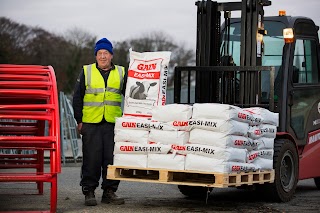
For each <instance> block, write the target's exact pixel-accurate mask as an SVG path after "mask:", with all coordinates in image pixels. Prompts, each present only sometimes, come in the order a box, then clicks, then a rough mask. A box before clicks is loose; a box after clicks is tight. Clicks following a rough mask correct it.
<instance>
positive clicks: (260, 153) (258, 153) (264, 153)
mask: <svg viewBox="0 0 320 213" xmlns="http://www.w3.org/2000/svg"><path fill="white" fill-rule="evenodd" d="M273 153H274V151H273V149H264V150H254V151H250V152H249V155H248V159H247V162H248V163H252V162H254V161H255V160H256V159H258V158H264V159H269V160H273Z"/></svg>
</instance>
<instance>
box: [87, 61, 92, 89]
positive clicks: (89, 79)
mask: <svg viewBox="0 0 320 213" xmlns="http://www.w3.org/2000/svg"><path fill="white" fill-rule="evenodd" d="M92 66H93V65H92V64H91V65H90V66H89V65H88V66H87V76H88V77H87V84H88V86H89V87H91V67H92Z"/></svg>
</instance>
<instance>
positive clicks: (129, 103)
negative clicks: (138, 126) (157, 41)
mask: <svg viewBox="0 0 320 213" xmlns="http://www.w3.org/2000/svg"><path fill="white" fill-rule="evenodd" d="M170 55H171V52H168V51H163V52H144V53H139V52H135V51H132V50H131V49H130V64H129V68H128V79H127V85H126V92H125V97H124V109H123V114H124V116H140V117H149V118H151V116H152V109H153V108H154V107H155V106H159V105H165V103H166V89H167V77H168V65H169V61H170Z"/></svg>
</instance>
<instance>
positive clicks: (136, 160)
mask: <svg viewBox="0 0 320 213" xmlns="http://www.w3.org/2000/svg"><path fill="white" fill-rule="evenodd" d="M147 159H148V155H144V154H141V155H132V154H116V155H114V158H113V165H115V166H128V167H141V168H147V163H148V162H147Z"/></svg>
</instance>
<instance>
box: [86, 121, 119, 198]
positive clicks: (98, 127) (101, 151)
mask: <svg viewBox="0 0 320 213" xmlns="http://www.w3.org/2000/svg"><path fill="white" fill-rule="evenodd" d="M81 133H82V143H83V144H82V156H83V159H82V168H81V182H80V185H81V186H82V192H83V194H86V193H87V192H88V191H94V190H95V189H96V188H97V187H98V186H99V180H100V177H101V175H102V185H101V188H102V189H103V190H106V189H112V190H113V191H114V192H115V191H117V189H118V186H119V183H120V181H118V180H108V179H107V166H108V165H109V164H111V165H112V164H113V149H114V124H112V123H107V122H104V123H99V124H90V123H83V125H82V129H81Z"/></svg>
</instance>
